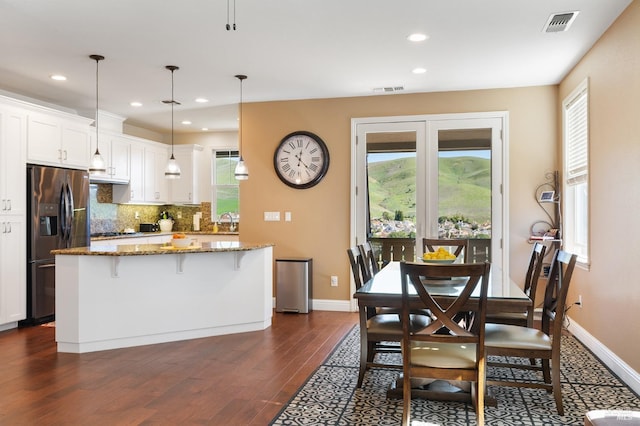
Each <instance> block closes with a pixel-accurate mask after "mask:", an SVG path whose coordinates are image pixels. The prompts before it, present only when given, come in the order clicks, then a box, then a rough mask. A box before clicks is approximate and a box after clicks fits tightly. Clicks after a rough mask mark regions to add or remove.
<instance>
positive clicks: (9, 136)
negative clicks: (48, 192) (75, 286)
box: [0, 106, 27, 330]
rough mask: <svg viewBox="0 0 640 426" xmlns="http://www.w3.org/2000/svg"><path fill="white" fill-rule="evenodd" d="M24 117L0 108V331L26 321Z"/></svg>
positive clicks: (18, 110) (2, 107) (24, 115)
mask: <svg viewBox="0 0 640 426" xmlns="http://www.w3.org/2000/svg"><path fill="white" fill-rule="evenodd" d="M26 117H27V116H26V112H25V111H22V110H20V109H19V108H12V107H4V106H0V200H1V205H0V330H2V329H5V328H11V327H15V326H17V322H18V321H20V320H23V319H25V318H26V308H27V301H26V294H27V277H26V269H27V256H26V239H27V234H26V228H25V222H26V175H25V170H26V168H25V167H26V134H27V131H26Z"/></svg>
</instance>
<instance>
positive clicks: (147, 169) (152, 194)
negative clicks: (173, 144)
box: [100, 137, 169, 204]
mask: <svg viewBox="0 0 640 426" xmlns="http://www.w3.org/2000/svg"><path fill="white" fill-rule="evenodd" d="M126 138H127V140H128V142H129V176H130V179H129V184H128V185H113V202H114V203H154V204H161V203H167V202H169V186H168V184H167V182H166V179H165V177H164V168H165V166H166V164H167V161H168V160H169V151H168V149H167V145H164V144H161V143H156V142H150V141H146V140H142V139H137V138H134V137H126ZM100 146H102V142H101V143H100ZM112 146H113V145H112ZM100 152H102V148H100Z"/></svg>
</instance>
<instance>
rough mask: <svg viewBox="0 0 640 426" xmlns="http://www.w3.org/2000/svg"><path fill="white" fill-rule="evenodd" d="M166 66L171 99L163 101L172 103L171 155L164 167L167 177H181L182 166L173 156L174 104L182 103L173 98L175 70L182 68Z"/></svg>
mask: <svg viewBox="0 0 640 426" xmlns="http://www.w3.org/2000/svg"><path fill="white" fill-rule="evenodd" d="M165 68H166V69H168V70H169V71H171V100H169V101H162V102H164V103H165V104H171V157H170V158H169V161H168V162H167V167H165V169H164V177H165V178H167V179H180V166H179V165H178V162H177V161H176V158H175V157H174V156H173V106H174V105H176V104H177V105H180V102H176V100H175V99H174V98H173V72H174V71H175V70H179V69H180V68H178V67H177V66H175V65H167V66H166V67H165Z"/></svg>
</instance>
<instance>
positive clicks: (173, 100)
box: [171, 70, 176, 160]
mask: <svg viewBox="0 0 640 426" xmlns="http://www.w3.org/2000/svg"><path fill="white" fill-rule="evenodd" d="M173 71H175V70H171V159H172V160H173V159H174V158H175V157H174V156H173V105H174V104H175V102H176V101H175V99H174V98H173Z"/></svg>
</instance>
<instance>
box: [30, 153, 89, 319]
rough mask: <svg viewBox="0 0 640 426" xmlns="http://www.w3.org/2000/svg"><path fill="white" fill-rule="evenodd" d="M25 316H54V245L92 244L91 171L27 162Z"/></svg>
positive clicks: (55, 246)
mask: <svg viewBox="0 0 640 426" xmlns="http://www.w3.org/2000/svg"><path fill="white" fill-rule="evenodd" d="M27 218H28V220H29V222H30V223H29V224H28V226H27V318H26V320H25V321H24V322H23V323H25V324H27V325H29V324H40V323H44V322H49V321H52V320H54V319H55V307H56V304H55V289H56V284H55V281H56V273H55V257H54V256H53V255H52V254H51V250H54V249H60V248H71V247H84V246H88V245H89V244H90V231H89V174H88V173H87V172H86V171H83V170H71V169H63V168H58V167H44V166H35V165H28V166H27Z"/></svg>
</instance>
